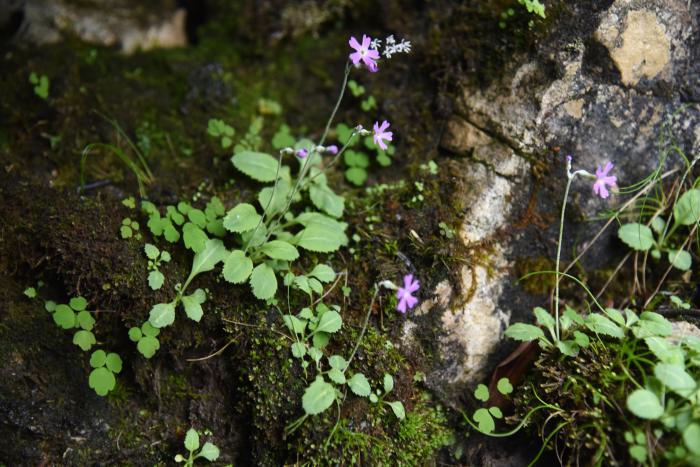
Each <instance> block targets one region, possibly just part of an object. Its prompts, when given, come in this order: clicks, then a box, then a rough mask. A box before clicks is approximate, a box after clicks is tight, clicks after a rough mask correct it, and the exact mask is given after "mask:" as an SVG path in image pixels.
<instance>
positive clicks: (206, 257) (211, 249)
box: [156, 239, 228, 327]
mask: <svg viewBox="0 0 700 467" xmlns="http://www.w3.org/2000/svg"><path fill="white" fill-rule="evenodd" d="M227 255H228V250H226V247H225V246H224V244H223V242H222V241H221V240H219V239H209V240H207V243H206V244H205V245H204V250H202V251H200V252H199V253H197V254H196V255H194V260H193V261H192V271H191V272H190V277H194V276H196V275H197V274H200V273H202V272H207V271H211V270H212V269H214V266H216V265H217V264H219V262H220V261H223V260H224V259H226V256H227ZM156 327H158V326H156Z"/></svg>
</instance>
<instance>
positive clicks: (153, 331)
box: [141, 321, 160, 337]
mask: <svg viewBox="0 0 700 467" xmlns="http://www.w3.org/2000/svg"><path fill="white" fill-rule="evenodd" d="M141 333H143V335H144V336H149V337H156V336H157V335H158V334H160V329H158V328H154V327H153V326H151V323H149V322H148V321H146V322H145V323H143V324H142V325H141Z"/></svg>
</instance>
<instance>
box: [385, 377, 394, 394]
mask: <svg viewBox="0 0 700 467" xmlns="http://www.w3.org/2000/svg"><path fill="white" fill-rule="evenodd" d="M383 383H384V392H385V393H387V392H391V391H393V389H394V377H393V376H391V375H390V374H389V373H384V381H383Z"/></svg>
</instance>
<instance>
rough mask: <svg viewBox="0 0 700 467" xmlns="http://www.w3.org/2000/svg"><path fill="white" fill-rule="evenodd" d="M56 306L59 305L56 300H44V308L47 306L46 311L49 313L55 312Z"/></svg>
mask: <svg viewBox="0 0 700 467" xmlns="http://www.w3.org/2000/svg"><path fill="white" fill-rule="evenodd" d="M56 306H57V305H56V302H54V301H53V300H46V301H45V302H44V308H45V309H46V311H48V312H49V313H53V312H54V311H56Z"/></svg>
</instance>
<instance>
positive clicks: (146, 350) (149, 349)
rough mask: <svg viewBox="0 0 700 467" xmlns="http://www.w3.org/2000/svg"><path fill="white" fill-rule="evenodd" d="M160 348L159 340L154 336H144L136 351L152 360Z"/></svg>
mask: <svg viewBox="0 0 700 467" xmlns="http://www.w3.org/2000/svg"><path fill="white" fill-rule="evenodd" d="M159 348H160V342H159V341H158V339H156V338H155V337H152V336H143V337H142V338H141V340H139V341H138V343H137V344H136V349H137V350H138V351H139V352H141V355H143V356H144V357H146V358H151V357H153V356H154V355H155V354H156V351H158V349H159Z"/></svg>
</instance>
